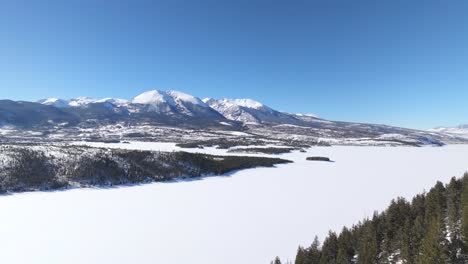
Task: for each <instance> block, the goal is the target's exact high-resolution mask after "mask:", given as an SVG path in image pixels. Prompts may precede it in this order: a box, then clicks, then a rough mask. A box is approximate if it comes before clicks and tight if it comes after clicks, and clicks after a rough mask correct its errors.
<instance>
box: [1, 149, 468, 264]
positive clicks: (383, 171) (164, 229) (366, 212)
mask: <svg viewBox="0 0 468 264" xmlns="http://www.w3.org/2000/svg"><path fill="white" fill-rule="evenodd" d="M91 145H94V146H102V147H120V148H129V149H154V150H180V149H178V148H176V147H174V144H170V143H164V144H158V143H131V144H99V143H94V144H91ZM190 151H196V152H208V153H212V154H224V153H226V150H217V149H205V150H199V149H192V150H190ZM265 156H268V155H265ZM277 156H279V157H282V158H286V159H290V160H293V161H294V163H292V164H286V165H280V166H277V167H276V168H257V169H249V170H243V171H238V172H235V173H232V174H230V175H227V176H222V177H206V178H203V179H200V180H193V181H179V182H170V183H153V184H145V185H139V186H130V187H120V188H110V189H75V190H69V191H59V192H37V193H23V194H14V195H9V196H1V197H0V215H1V217H0V257H1V259H2V261H3V262H5V263H48V264H55V263H60V264H61V263H87V264H89V263H96V264H103V263H114V264H115V263H161V264H163V263H164V264H172V263H178V264H180V263H204V264H220V263H223V264H230V263H233V264H234V263H236V264H238V263H252V264H261V263H269V261H270V260H272V259H273V258H274V257H275V256H276V255H279V256H280V257H281V258H282V259H283V260H287V259H291V260H292V259H293V257H294V255H295V253H296V249H297V246H298V245H299V244H301V245H309V244H310V243H311V242H312V240H313V238H314V236H315V235H319V237H320V238H323V237H324V236H325V234H326V233H327V232H328V230H329V229H332V230H336V231H338V230H340V229H341V228H342V226H343V225H352V224H353V223H357V222H358V221H359V220H361V219H362V218H364V217H366V216H370V215H371V214H372V213H373V211H374V210H382V209H384V208H385V207H386V206H387V205H388V204H389V202H390V200H391V199H392V198H396V197H397V196H403V197H406V198H411V197H412V196H413V195H415V194H417V193H420V192H422V191H423V190H424V189H425V188H426V189H427V188H429V187H431V186H433V185H434V184H435V182H436V181H437V180H440V181H442V182H444V183H446V182H448V181H449V180H450V178H451V177H452V176H457V177H459V176H461V175H462V174H463V173H464V172H465V171H466V170H467V169H468V146H467V145H449V146H445V147H423V148H413V147H344V146H343V147H314V148H311V149H309V150H307V153H301V152H297V151H296V152H293V153H289V154H283V155H277ZM307 156H327V157H330V158H331V159H332V160H334V161H335V162H332V163H327V162H313V161H306V160H305V158H306V157H307Z"/></svg>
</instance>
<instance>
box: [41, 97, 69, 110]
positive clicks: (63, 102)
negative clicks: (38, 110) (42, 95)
mask: <svg viewBox="0 0 468 264" xmlns="http://www.w3.org/2000/svg"><path fill="white" fill-rule="evenodd" d="M37 102H38V103H40V104H43V105H51V106H55V107H58V108H65V107H68V106H69V105H68V101H66V100H62V99H58V98H48V99H43V100H39V101H37Z"/></svg>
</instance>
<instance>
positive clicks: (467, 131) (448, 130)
mask: <svg viewBox="0 0 468 264" xmlns="http://www.w3.org/2000/svg"><path fill="white" fill-rule="evenodd" d="M428 131H430V132H437V133H442V134H446V135H451V136H456V137H463V138H468V125H467V124H465V125H459V126H456V127H437V128H432V129H429V130H428Z"/></svg>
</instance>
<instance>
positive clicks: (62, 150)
mask: <svg viewBox="0 0 468 264" xmlns="http://www.w3.org/2000/svg"><path fill="white" fill-rule="evenodd" d="M0 151H1V153H2V155H1V158H2V160H1V162H0V192H21V191H33V190H53V189H58V188H63V187H67V186H113V185H119V184H129V183H143V182H151V181H168V180H174V179H175V178H180V177H187V178H192V177H199V176H202V175H221V174H225V173H227V172H230V171H233V170H239V169H245V168H252V167H257V166H263V167H269V166H273V165H275V164H280V163H287V162H289V161H287V160H283V159H277V158H263V157H238V156H212V155H206V154H194V153H187V152H152V151H136V150H118V149H96V148H87V147H78V146H68V147H46V146H42V147H37V146H36V147H27V146H2V148H1V149H0Z"/></svg>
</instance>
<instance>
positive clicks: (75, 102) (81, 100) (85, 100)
mask: <svg viewBox="0 0 468 264" xmlns="http://www.w3.org/2000/svg"><path fill="white" fill-rule="evenodd" d="M94 102H96V100H95V99H92V98H89V97H78V98H75V99H71V100H70V102H69V103H68V105H69V106H72V107H81V106H85V105H87V104H92V103H94Z"/></svg>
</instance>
